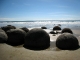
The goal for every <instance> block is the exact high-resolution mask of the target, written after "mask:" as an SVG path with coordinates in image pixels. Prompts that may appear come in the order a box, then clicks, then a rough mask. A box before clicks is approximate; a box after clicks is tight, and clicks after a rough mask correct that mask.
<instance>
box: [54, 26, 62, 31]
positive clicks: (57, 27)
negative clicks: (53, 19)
mask: <svg viewBox="0 0 80 60" xmlns="http://www.w3.org/2000/svg"><path fill="white" fill-rule="evenodd" d="M53 30H61V28H60V27H59V26H55V27H54V28H53Z"/></svg>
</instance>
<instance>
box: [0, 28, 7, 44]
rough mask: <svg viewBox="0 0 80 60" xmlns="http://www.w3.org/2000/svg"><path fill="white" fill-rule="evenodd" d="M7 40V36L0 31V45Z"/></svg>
mask: <svg viewBox="0 0 80 60" xmlns="http://www.w3.org/2000/svg"><path fill="white" fill-rule="evenodd" d="M7 39H8V36H7V34H6V33H5V31H3V30H2V29H0V43H5V42H6V41H7Z"/></svg>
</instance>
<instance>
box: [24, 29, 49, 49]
mask: <svg viewBox="0 0 80 60" xmlns="http://www.w3.org/2000/svg"><path fill="white" fill-rule="evenodd" d="M49 46H50V36H49V34H48V33H47V32H45V31H44V30H42V29H40V28H34V29H32V30H30V31H29V32H28V33H27V34H26V37H25V43H24V47H25V48H28V49H31V50H43V49H46V48H48V47H49Z"/></svg>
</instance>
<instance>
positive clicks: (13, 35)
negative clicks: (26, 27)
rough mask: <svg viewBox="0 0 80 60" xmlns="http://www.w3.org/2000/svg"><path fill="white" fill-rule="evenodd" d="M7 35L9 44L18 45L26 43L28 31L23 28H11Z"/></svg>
mask: <svg viewBox="0 0 80 60" xmlns="http://www.w3.org/2000/svg"><path fill="white" fill-rule="evenodd" d="M7 35H8V40H7V44H9V45H12V46H17V45H21V44H23V43H24V38H25V35H26V32H25V31H23V30H21V29H10V30H8V31H7Z"/></svg>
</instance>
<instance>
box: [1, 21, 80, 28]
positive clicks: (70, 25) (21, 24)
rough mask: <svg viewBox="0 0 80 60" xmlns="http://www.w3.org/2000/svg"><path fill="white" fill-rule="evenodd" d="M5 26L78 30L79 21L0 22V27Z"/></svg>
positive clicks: (79, 26)
mask: <svg viewBox="0 0 80 60" xmlns="http://www.w3.org/2000/svg"><path fill="white" fill-rule="evenodd" d="M6 25H13V26H15V27H17V28H21V27H27V28H37V27H42V26H45V27H47V28H48V29H52V28H53V27H54V26H57V25H59V26H61V28H62V29H63V28H70V29H80V20H34V21H0V27H3V26H6Z"/></svg>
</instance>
